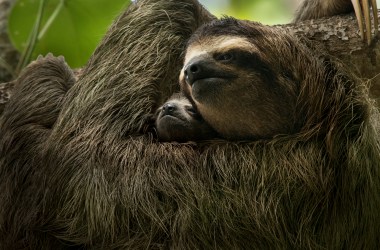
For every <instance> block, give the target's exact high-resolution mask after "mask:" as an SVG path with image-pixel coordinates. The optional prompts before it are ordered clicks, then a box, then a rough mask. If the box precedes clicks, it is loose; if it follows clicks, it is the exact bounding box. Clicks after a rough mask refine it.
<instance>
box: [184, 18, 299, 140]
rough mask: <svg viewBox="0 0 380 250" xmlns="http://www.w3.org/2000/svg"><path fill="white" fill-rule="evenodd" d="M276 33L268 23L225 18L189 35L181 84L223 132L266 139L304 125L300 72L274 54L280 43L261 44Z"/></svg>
mask: <svg viewBox="0 0 380 250" xmlns="http://www.w3.org/2000/svg"><path fill="white" fill-rule="evenodd" d="M248 31H249V32H248ZM272 36H274V37H275V36H277V34H276V31H274V30H271V29H267V28H265V26H262V25H259V24H257V23H252V22H243V21H239V20H236V19H234V18H225V19H223V20H220V21H214V22H211V23H209V24H206V25H204V26H203V27H201V28H200V29H198V30H197V31H196V33H195V34H194V35H193V36H192V38H190V40H189V43H188V47H187V50H186V56H185V61H184V67H183V68H182V70H181V74H180V85H181V89H182V91H183V93H184V95H185V96H186V97H187V98H189V100H190V101H191V103H192V104H193V105H194V107H196V109H197V112H199V113H200V114H201V115H202V117H203V118H204V119H205V121H206V122H207V123H208V124H210V126H211V127H212V128H214V129H215V130H216V132H217V133H218V134H219V135H220V136H221V137H223V138H226V139H230V140H231V139H232V140H242V139H244V140H245V139H249V140H251V139H253V140H255V139H265V138H271V137H273V136H274V135H282V134H292V133H294V132H296V131H297V130H298V129H299V128H300V124H299V120H298V117H299V115H300V114H299V111H298V109H297V95H298V92H299V84H298V82H297V75H295V74H294V73H293V72H292V71H291V70H290V69H284V68H283V67H281V65H280V64H279V63H276V60H279V59H278V58H277V57H275V56H272V55H274V54H278V53H281V49H283V48H282V47H281V44H279V46H275V48H273V50H275V53H268V52H267V51H266V48H265V46H264V45H262V44H263V43H264V44H268V40H269V39H271V37H272ZM284 42H285V43H286V41H284ZM301 116H302V115H301Z"/></svg>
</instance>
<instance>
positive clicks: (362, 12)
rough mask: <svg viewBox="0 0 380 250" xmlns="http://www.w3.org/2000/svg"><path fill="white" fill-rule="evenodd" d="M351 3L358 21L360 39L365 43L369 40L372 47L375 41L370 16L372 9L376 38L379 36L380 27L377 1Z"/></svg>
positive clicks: (353, 0)
mask: <svg viewBox="0 0 380 250" xmlns="http://www.w3.org/2000/svg"><path fill="white" fill-rule="evenodd" d="M351 2H352V5H353V6H354V10H355V15H356V19H357V21H358V25H359V30H360V37H361V38H362V40H363V41H364V40H367V43H368V45H370V44H371V41H372V39H373V37H372V29H371V15H370V9H371V8H372V16H373V26H374V36H376V35H377V33H378V26H379V19H378V16H377V4H376V0H351Z"/></svg>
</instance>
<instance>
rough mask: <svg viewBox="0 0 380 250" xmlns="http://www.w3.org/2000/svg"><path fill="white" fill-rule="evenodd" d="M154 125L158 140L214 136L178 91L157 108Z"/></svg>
mask: <svg viewBox="0 0 380 250" xmlns="http://www.w3.org/2000/svg"><path fill="white" fill-rule="evenodd" d="M155 126H156V131H157V135H158V138H159V140H160V141H177V142H186V141H199V140H205V139H211V138H213V137H214V136H215V131H214V130H213V129H212V128H211V127H210V126H209V125H208V124H207V123H206V122H205V121H204V120H203V118H202V117H201V116H200V114H199V113H198V112H196V110H195V109H194V107H193V105H192V104H191V103H190V101H189V100H188V99H187V98H186V97H184V96H183V95H181V94H179V93H177V94H174V95H172V96H171V97H170V98H169V100H168V101H166V102H165V103H164V104H163V105H162V106H161V107H159V108H158V109H157V111H156V119H155Z"/></svg>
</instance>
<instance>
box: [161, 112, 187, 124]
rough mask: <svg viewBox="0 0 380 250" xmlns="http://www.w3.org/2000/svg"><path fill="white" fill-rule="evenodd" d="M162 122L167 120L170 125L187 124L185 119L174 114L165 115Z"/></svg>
mask: <svg viewBox="0 0 380 250" xmlns="http://www.w3.org/2000/svg"><path fill="white" fill-rule="evenodd" d="M162 120H166V122H168V123H178V122H181V123H183V122H186V119H185V118H183V117H181V116H177V115H173V114H165V115H163V116H161V117H160V121H162Z"/></svg>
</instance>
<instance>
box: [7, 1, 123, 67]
mask: <svg viewBox="0 0 380 250" xmlns="http://www.w3.org/2000/svg"><path fill="white" fill-rule="evenodd" d="M39 3H40V0H18V1H17V2H16V4H15V6H14V7H13V9H12V11H11V14H10V16H9V22H8V30H9V34H10V38H11V41H12V43H13V45H14V46H15V47H16V48H17V49H18V50H19V51H24V50H25V47H26V46H27V41H28V38H29V36H30V33H31V31H32V28H33V25H34V22H35V20H36V18H37V12H38V6H39ZM128 3H129V1H125V0H112V1H109V0H47V1H46V5H45V8H44V13H43V17H42V23H41V25H40V27H41V29H40V32H41V30H43V29H44V27H45V26H46V23H47V21H48V20H49V19H50V21H52V22H51V24H50V25H48V29H47V30H46V32H43V34H40V35H42V37H39V38H40V39H39V40H38V41H37V44H36V47H35V49H34V52H33V55H32V58H33V59H34V58H36V57H37V56H38V55H40V54H43V55H45V54H47V53H48V52H52V53H53V54H54V55H57V56H58V55H63V56H65V59H66V61H67V62H68V64H69V65H70V66H71V67H73V68H77V67H81V66H83V65H84V64H85V63H86V62H87V60H88V58H89V57H90V55H91V54H92V52H93V51H94V49H95V48H96V46H97V44H98V43H99V41H100V39H101V38H102V37H103V35H104V34H105V32H106V31H107V29H108V27H109V26H110V25H111V23H112V21H113V19H114V18H115V17H117V15H118V14H119V13H120V12H121V10H122V9H123V8H125V7H126V5H127V4H128Z"/></svg>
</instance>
